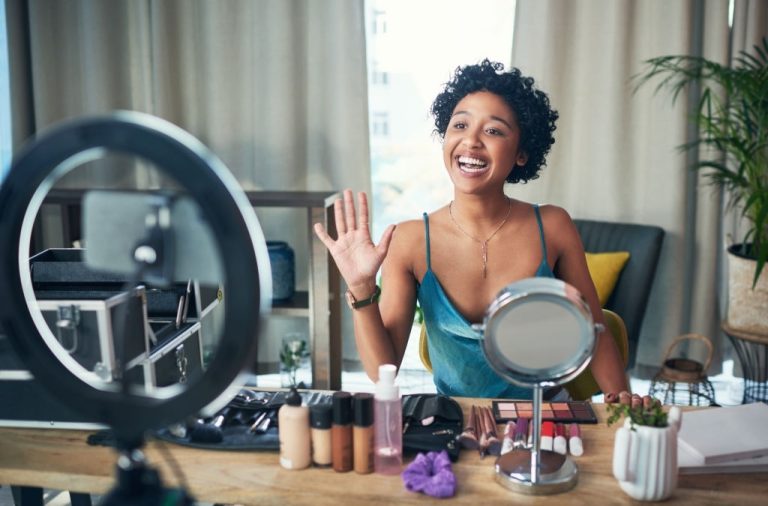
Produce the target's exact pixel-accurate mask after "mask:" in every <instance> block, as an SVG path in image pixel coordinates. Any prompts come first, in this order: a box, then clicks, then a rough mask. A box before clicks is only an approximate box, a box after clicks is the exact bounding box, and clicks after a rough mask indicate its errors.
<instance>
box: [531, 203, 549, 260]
mask: <svg viewBox="0 0 768 506" xmlns="http://www.w3.org/2000/svg"><path fill="white" fill-rule="evenodd" d="M533 211H534V212H535V213H536V221H537V222H538V224H539V237H540V238H541V251H542V252H543V255H544V256H543V258H544V260H545V261H546V259H547V258H548V257H547V241H546V240H545V239H544V224H543V223H542V222H541V213H540V212H539V204H533Z"/></svg>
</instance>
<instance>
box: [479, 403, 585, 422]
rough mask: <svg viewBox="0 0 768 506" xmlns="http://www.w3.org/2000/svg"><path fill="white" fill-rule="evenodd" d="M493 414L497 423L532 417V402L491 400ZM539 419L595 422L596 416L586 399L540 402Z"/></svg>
mask: <svg viewBox="0 0 768 506" xmlns="http://www.w3.org/2000/svg"><path fill="white" fill-rule="evenodd" d="M493 416H494V417H495V418H496V422H497V423H504V422H508V421H510V420H512V421H515V420H517V419H518V418H533V403H532V402H530V401H507V400H496V401H493ZM541 419H542V420H547V421H553V422H563V423H597V416H595V412H594V411H593V410H592V405H591V404H590V403H589V402H588V401H568V402H550V401H544V402H542V403H541Z"/></svg>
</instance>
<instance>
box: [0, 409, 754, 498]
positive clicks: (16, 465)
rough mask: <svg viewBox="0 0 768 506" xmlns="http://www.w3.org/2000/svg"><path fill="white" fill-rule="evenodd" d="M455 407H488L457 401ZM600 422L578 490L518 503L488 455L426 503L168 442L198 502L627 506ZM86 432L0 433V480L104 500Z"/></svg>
mask: <svg viewBox="0 0 768 506" xmlns="http://www.w3.org/2000/svg"><path fill="white" fill-rule="evenodd" d="M459 402H460V403H461V405H462V407H464V408H465V410H468V407H469V406H470V405H471V404H472V402H474V403H475V404H478V405H479V404H488V405H490V401H488V400H487V399H483V400H472V399H459ZM594 408H595V412H596V413H597V415H598V418H599V420H600V423H599V424H597V425H582V432H583V440H584V448H585V454H584V455H583V456H582V457H578V458H576V459H575V460H576V463H577V465H578V467H579V471H580V475H579V483H578V484H577V485H576V487H575V488H574V489H573V490H571V491H570V492H567V493H565V494H560V495H554V496H525V495H519V494H514V493H512V492H510V491H508V490H507V489H505V488H503V487H502V486H500V485H499V484H497V483H495V482H494V473H493V464H494V458H493V457H486V458H485V459H482V460H481V459H480V457H479V455H478V453H477V452H473V451H467V450H464V451H463V452H462V454H461V457H460V459H459V462H458V463H456V464H454V471H455V473H456V476H457V478H458V491H457V494H456V496H455V497H454V498H453V499H449V500H437V499H435V500H430V498H429V497H426V496H424V495H421V494H416V493H412V492H408V491H407V490H405V488H404V487H403V485H402V482H401V480H400V477H399V476H382V475H377V474H369V475H357V474H355V473H354V472H350V473H336V472H334V471H333V470H330V469H307V470H303V471H288V470H285V469H283V468H281V467H280V466H279V465H278V456H277V453H276V452H225V451H210V450H209V451H204V450H195V449H191V448H185V447H179V446H172V445H168V447H169V448H171V450H172V453H173V456H174V457H175V459H176V460H177V461H178V463H179V465H180V466H181V468H182V469H183V472H184V474H185V476H186V481H187V483H188V484H189V489H190V491H191V493H192V494H193V495H194V496H195V497H196V498H197V499H198V500H201V501H210V502H224V503H240V504H280V505H284V504H308V505H309V504H311V505H314V506H318V505H333V506H339V505H342V504H364V505H366V506H371V505H379V504H381V505H391V504H420V505H423V504H427V503H430V502H434V503H440V504H472V505H473V506H478V505H479V504H483V505H486V504H502V503H504V504H509V503H512V502H514V503H517V504H564V503H567V504H569V505H579V504H583V505H589V506H596V505H605V504H632V503H635V501H633V500H631V499H630V498H629V497H628V496H627V495H625V494H624V492H623V491H622V490H621V489H620V488H619V485H618V483H617V481H616V480H615V479H614V478H613V475H612V474H611V457H612V453H613V434H614V432H615V430H616V426H612V427H607V426H606V424H605V419H606V416H605V408H604V406H603V405H599V404H597V405H595V406H594ZM88 434H89V433H88V432H85V431H66V430H48V429H7V428H4V429H0V483H2V484H12V485H26V486H35V487H46V488H53V489H62V490H71V491H75V492H90V493H104V492H105V491H106V490H108V489H109V488H110V487H111V485H112V474H113V471H114V463H115V453H114V452H113V450H111V449H109V448H105V447H94V446H88V445H87V444H86V443H85V440H86V437H87V435H88ZM157 444H158V443H157V442H151V443H149V444H148V446H147V448H146V449H145V450H146V454H147V456H148V458H149V460H150V462H151V463H152V464H153V465H155V466H156V467H158V468H159V469H160V471H161V473H162V476H163V479H164V481H165V483H166V484H168V485H174V486H175V485H177V484H178V480H177V479H176V477H175V476H174V474H173V472H172V471H171V468H170V467H169V466H168V465H167V463H165V459H164V457H163V454H162V453H161V452H160V451H159V450H158V447H157ZM767 494H768V473H755V474H743V475H739V474H709V475H698V476H690V475H689V476H680V479H679V484H678V489H677V490H676V491H675V493H674V495H673V496H672V498H671V499H670V500H669V501H667V502H666V504H697V505H706V504H711V505H718V506H720V505H723V504H739V505H745V504H761V505H763V504H766V495H767Z"/></svg>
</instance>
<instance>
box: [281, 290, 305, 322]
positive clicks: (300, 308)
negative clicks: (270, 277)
mask: <svg viewBox="0 0 768 506" xmlns="http://www.w3.org/2000/svg"><path fill="white" fill-rule="evenodd" d="M272 314H274V315H279V316H304V317H309V292H305V291H297V292H296V293H295V294H293V297H291V298H290V299H286V300H278V301H274V302H273V303H272Z"/></svg>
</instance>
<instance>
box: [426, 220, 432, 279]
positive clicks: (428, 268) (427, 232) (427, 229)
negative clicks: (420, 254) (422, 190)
mask: <svg viewBox="0 0 768 506" xmlns="http://www.w3.org/2000/svg"><path fill="white" fill-rule="evenodd" d="M424 233H425V237H426V238H427V270H431V269H432V260H431V258H430V253H429V215H428V214H427V213H424Z"/></svg>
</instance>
